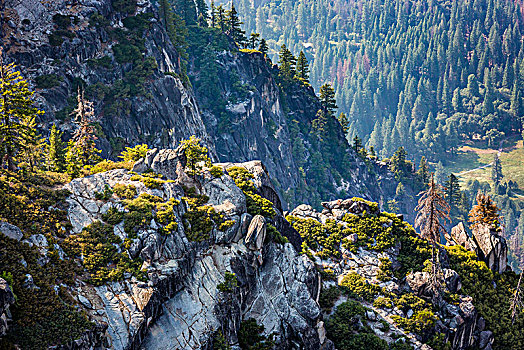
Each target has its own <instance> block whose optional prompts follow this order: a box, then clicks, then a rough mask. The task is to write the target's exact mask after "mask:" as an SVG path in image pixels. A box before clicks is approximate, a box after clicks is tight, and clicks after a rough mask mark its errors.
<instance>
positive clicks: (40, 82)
mask: <svg viewBox="0 0 524 350" xmlns="http://www.w3.org/2000/svg"><path fill="white" fill-rule="evenodd" d="M61 82H62V77H60V76H58V75H56V74H44V75H40V76H38V77H36V78H35V85H36V87H37V88H39V89H51V88H54V87H55V86H59V85H60V83H61Z"/></svg>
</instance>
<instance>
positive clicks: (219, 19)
mask: <svg viewBox="0 0 524 350" xmlns="http://www.w3.org/2000/svg"><path fill="white" fill-rule="evenodd" d="M216 27H217V28H219V29H220V31H221V32H225V31H226V28H227V23H226V11H225V10H224V7H223V6H222V5H218V7H217V8H216Z"/></svg>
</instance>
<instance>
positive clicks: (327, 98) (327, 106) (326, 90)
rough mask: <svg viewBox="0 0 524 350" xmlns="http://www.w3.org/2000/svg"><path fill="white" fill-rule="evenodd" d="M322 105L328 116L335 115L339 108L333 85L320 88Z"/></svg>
mask: <svg viewBox="0 0 524 350" xmlns="http://www.w3.org/2000/svg"><path fill="white" fill-rule="evenodd" d="M320 103H321V104H322V107H323V108H324V110H325V111H326V112H327V114H328V115H330V116H334V115H335V111H336V109H337V108H338V106H337V101H336V99H335V89H333V86H331V84H324V85H322V86H321V87H320Z"/></svg>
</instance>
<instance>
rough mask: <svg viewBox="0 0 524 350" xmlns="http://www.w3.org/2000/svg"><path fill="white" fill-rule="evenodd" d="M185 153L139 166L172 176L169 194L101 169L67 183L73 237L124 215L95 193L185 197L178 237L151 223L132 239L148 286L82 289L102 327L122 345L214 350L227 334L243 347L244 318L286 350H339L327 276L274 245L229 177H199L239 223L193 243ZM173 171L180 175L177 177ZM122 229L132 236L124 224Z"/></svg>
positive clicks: (164, 154)
mask: <svg viewBox="0 0 524 350" xmlns="http://www.w3.org/2000/svg"><path fill="white" fill-rule="evenodd" d="M177 152H178V151H177V150H171V151H168V150H154V151H152V152H150V154H148V156H147V157H146V158H145V159H144V160H141V161H139V162H138V163H137V165H136V166H135V167H137V166H138V165H139V164H144V165H145V166H146V167H147V168H148V169H155V170H158V171H162V172H163V173H164V174H166V175H169V177H170V178H171V180H170V181H165V182H164V183H162V186H161V188H159V189H150V188H148V187H147V186H145V185H144V184H143V183H142V182H141V181H140V180H137V179H136V177H134V178H133V179H132V177H133V175H132V174H130V173H129V172H128V171H127V170H112V171H108V172H105V173H99V174H95V175H92V176H89V177H86V178H82V179H76V180H73V181H72V182H71V183H70V184H68V185H67V189H68V190H69V191H70V192H71V195H70V197H69V198H68V199H67V201H68V202H69V204H70V207H69V218H70V221H71V223H72V226H73V229H72V230H73V232H80V231H81V230H82V229H83V228H84V227H86V226H87V225H89V224H90V223H93V222H94V221H96V220H99V219H100V218H101V215H103V214H104V213H105V212H107V210H109V208H111V207H114V208H117V209H118V210H123V208H122V206H121V204H119V201H118V200H116V198H111V199H109V200H107V201H104V200H97V199H96V198H95V193H97V192H101V191H103V190H104V189H105V188H107V187H113V186H115V185H116V184H123V185H133V186H134V187H135V188H136V189H137V195H140V194H141V193H148V194H151V195H155V196H158V197H160V198H162V199H163V200H168V199H170V198H172V199H175V200H177V201H181V204H180V205H177V206H175V208H174V215H175V221H176V222H177V223H178V224H179V225H178V230H177V232H176V233H174V234H170V235H167V236H166V235H165V234H162V233H161V232H160V231H159V230H158V227H157V225H156V223H154V222H151V224H150V225H149V226H148V227H147V228H145V229H142V230H140V231H139V232H138V235H137V238H133V239H131V245H130V248H129V254H130V256H131V257H135V256H139V257H141V258H142V259H143V260H144V265H143V268H144V269H146V271H147V274H148V281H147V282H141V281H138V280H137V279H136V278H134V277H131V276H128V277H129V278H126V279H125V280H124V281H122V282H112V283H107V284H105V285H103V286H99V287H93V286H91V285H89V284H86V283H80V286H79V288H78V291H77V292H78V296H77V298H78V300H79V302H80V304H81V305H83V307H84V308H85V309H86V310H87V312H88V313H89V315H90V318H91V319H92V320H93V321H95V322H96V323H97V324H98V325H99V326H100V327H102V326H103V325H106V328H105V340H104V342H105V344H106V345H107V346H110V347H112V348H113V349H137V348H143V349H165V348H170V347H173V346H174V347H176V348H180V349H189V348H192V349H196V348H208V347H209V346H210V344H211V343H212V340H213V338H214V336H215V335H216V334H217V332H218V331H221V332H222V333H223V334H224V336H225V337H226V338H227V339H228V341H229V342H230V343H231V344H235V343H236V342H237V341H238V340H237V332H238V329H239V325H240V322H241V321H242V320H244V319H247V318H254V319H255V320H257V322H258V323H259V324H261V325H263V326H264V327H265V334H271V333H273V332H274V333H275V334H277V337H276V339H275V340H276V344H277V348H278V349H288V348H292V347H298V348H301V349H320V348H323V347H325V348H326V349H329V346H330V345H329V344H331V343H330V342H329V340H327V339H323V340H322V342H321V341H320V336H319V332H322V331H323V327H322V326H321V325H319V322H321V314H320V310H319V308H318V304H317V303H316V300H317V298H318V293H319V278H320V277H319V275H318V273H317V271H316V269H315V267H314V265H313V264H312V263H311V262H310V261H309V260H308V259H307V258H305V257H304V256H301V255H299V254H298V253H297V252H296V250H295V249H294V248H293V246H292V245H291V244H284V245H280V244H275V243H269V244H267V242H266V219H265V218H264V217H262V216H260V215H257V216H255V217H251V215H249V214H247V213H246V200H245V197H244V194H243V192H242V191H241V190H240V189H239V188H238V187H236V185H235V183H234V181H233V180H232V179H231V177H229V175H227V173H225V174H224V175H223V176H221V177H219V178H215V177H213V176H211V174H209V173H208V172H206V171H204V173H203V175H201V176H199V177H198V182H199V189H198V191H199V192H200V193H202V194H205V195H206V196H208V197H209V201H208V205H211V206H213V207H214V208H215V210H217V211H219V212H221V213H222V214H224V215H225V216H226V218H227V219H229V220H233V221H234V224H233V226H232V227H231V228H229V229H227V230H226V231H225V232H221V231H219V230H218V228H217V227H215V228H213V230H212V232H211V233H210V237H209V239H208V240H206V241H203V242H199V243H196V242H191V241H189V240H188V239H187V237H186V231H185V230H186V228H185V227H184V224H183V216H184V213H185V212H186V210H187V208H186V206H185V205H184V201H183V199H182V197H183V196H184V190H183V189H182V187H181V185H182V184H184V185H187V183H185V182H184V181H186V180H187V178H188V177H187V175H186V174H185V173H184V172H183V167H182V166H181V161H182V160H181V159H182V158H183V156H181V153H177ZM172 168H175V169H178V173H172V172H170V169H172ZM262 169H263V168H262ZM144 170H147V169H144ZM260 176H262V174H260ZM265 176H267V174H266V175H265ZM173 179H174V180H173ZM273 191H274V190H273ZM274 224H275V225H276V222H275V223H274ZM114 230H115V234H117V235H118V236H120V237H121V238H122V239H129V237H128V236H127V234H126V232H125V231H124V230H123V229H122V224H119V225H116V226H115V228H114ZM225 272H231V273H234V274H235V276H236V278H237V280H238V288H236V289H235V290H233V291H232V292H231V293H224V292H222V291H220V290H219V289H218V288H217V287H218V285H219V284H220V283H222V282H224V274H225Z"/></svg>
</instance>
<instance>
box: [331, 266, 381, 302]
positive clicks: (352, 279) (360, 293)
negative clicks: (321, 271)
mask: <svg viewBox="0 0 524 350" xmlns="http://www.w3.org/2000/svg"><path fill="white" fill-rule="evenodd" d="M340 285H341V286H342V287H344V288H345V289H346V291H348V292H350V293H351V294H353V295H355V296H356V297H359V298H361V299H364V300H366V301H369V302H372V301H373V300H374V299H375V297H376V296H377V295H378V294H379V293H380V292H381V291H382V289H381V288H380V287H379V286H377V285H375V284H371V283H368V281H367V280H366V279H365V278H364V277H362V276H360V275H359V274H357V273H356V272H350V273H348V274H347V275H345V276H344V277H343V278H342V281H340Z"/></svg>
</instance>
